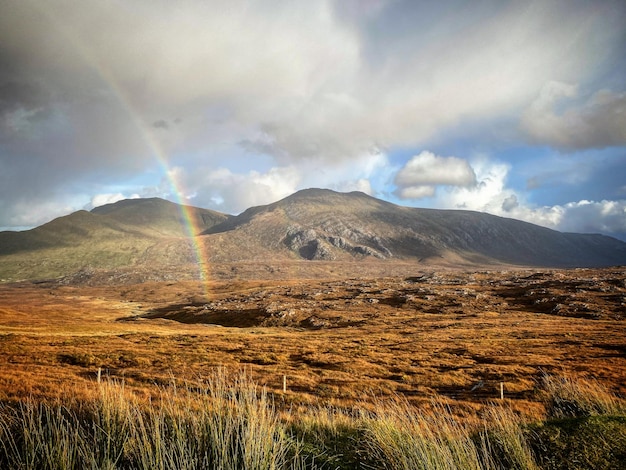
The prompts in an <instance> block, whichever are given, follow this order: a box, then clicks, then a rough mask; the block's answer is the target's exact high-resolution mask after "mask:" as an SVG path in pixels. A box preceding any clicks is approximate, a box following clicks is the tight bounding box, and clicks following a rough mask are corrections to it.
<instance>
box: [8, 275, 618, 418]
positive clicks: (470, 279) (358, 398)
mask: <svg viewBox="0 0 626 470" xmlns="http://www.w3.org/2000/svg"><path fill="white" fill-rule="evenodd" d="M411 274H412V275H414V273H411ZM625 279H626V274H625V273H624V271H623V270H619V269H612V270H611V269H606V270H572V271H546V272H539V273H536V272H531V271H506V272H498V271H493V272H482V273H466V272H458V271H445V272H440V273H434V274H432V273H431V274H429V275H426V276H423V277H420V275H419V274H418V275H417V277H414V278H405V277H400V276H395V277H385V278H367V277H364V278H356V277H354V278H347V277H345V278H334V279H328V280H323V279H314V280H302V279H291V280H289V279H287V280H280V279H274V280H247V281H246V280H224V281H214V282H210V283H208V284H206V285H203V284H202V283H200V282H198V281H180V282H144V283H136V284H126V285H100V286H98V285H95V286H86V285H83V286H78V285H63V284H60V283H56V282H45V283H38V284H34V283H19V284H4V285H0V399H4V400H15V399H20V398H24V397H25V396H34V397H46V398H54V397H59V398H62V397H63V396H64V395H65V394H69V393H70V391H71V393H72V394H74V395H76V394H78V396H80V395H81V394H82V395H84V396H88V395H89V393H90V392H89V390H91V389H92V387H90V386H89V385H90V384H92V383H93V381H95V380H96V375H97V372H98V370H99V369H101V370H102V374H103V376H105V377H109V378H115V379H119V380H123V381H124V383H125V385H126V387H128V388H129V389H132V390H133V391H134V392H135V393H137V394H138V395H139V396H146V397H147V396H150V395H154V394H155V393H158V389H159V388H160V387H161V388H162V387H168V386H170V385H171V384H172V383H182V382H185V381H193V380H196V379H198V378H201V377H203V376H207V375H209V374H210V373H211V371H213V370H215V369H216V368H220V367H227V368H229V369H233V370H238V369H241V368H245V369H246V370H247V371H248V373H249V374H250V375H251V376H252V378H253V379H254V380H255V381H256V382H257V383H259V384H261V385H264V386H267V388H268V391H269V392H270V393H271V394H274V396H275V397H276V398H277V400H276V403H277V405H278V406H283V405H285V406H289V407H297V406H307V405H310V404H324V405H332V406H338V407H343V408H346V407H347V408H349V407H350V406H352V405H353V404H355V403H356V402H359V403H362V402H365V403H367V402H369V403H374V402H375V400H376V399H377V398H379V397H381V396H382V397H384V396H391V395H401V396H405V397H406V398H407V399H408V400H409V401H411V402H415V403H423V404H427V403H429V402H430V401H431V400H432V398H433V397H435V396H438V395H442V396H446V397H449V398H451V399H453V401H454V403H455V404H458V408H459V409H458V410H457V411H458V413H460V414H462V413H463V409H464V408H465V409H472V408H473V409H479V408H480V407H481V406H482V405H483V404H484V403H486V402H487V401H490V400H494V399H497V398H498V397H499V395H500V383H503V384H504V385H503V386H504V395H505V398H506V399H507V400H508V401H509V402H510V406H511V407H512V409H514V410H517V411H518V412H523V413H524V414H525V415H527V416H530V417H533V416H535V417H539V416H541V415H542V414H543V411H544V410H543V404H542V403H541V399H540V397H539V396H538V395H537V394H536V393H535V390H536V386H537V382H538V380H539V379H540V377H541V376H542V375H543V374H544V373H556V374H558V375H565V376H572V377H591V378H593V379H594V380H596V381H598V382H600V383H602V384H603V385H604V386H605V387H606V388H607V389H608V390H609V391H611V392H614V393H618V394H622V395H624V394H625V393H626V354H625V351H626V339H625V338H624V335H623V331H624V325H625V323H624V322H625V320H624V319H623V316H624V309H625V307H624V305H625V301H626V284H625ZM121 320H124V321H121ZM177 320H179V321H177ZM183 321H184V322H186V323H182V322H183ZM203 322H204V323H203ZM283 376H286V377H287V391H286V392H283V390H282V386H283Z"/></svg>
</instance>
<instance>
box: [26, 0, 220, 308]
mask: <svg viewBox="0 0 626 470" xmlns="http://www.w3.org/2000/svg"><path fill="white" fill-rule="evenodd" d="M30 4H31V5H32V7H33V8H34V9H36V10H37V11H39V12H40V13H42V14H43V15H44V16H45V17H46V19H47V20H49V21H50V22H51V23H52V24H53V26H54V27H55V28H56V29H57V30H58V32H59V34H61V35H63V36H64V37H65V39H67V42H68V43H69V44H70V45H71V46H72V47H73V48H74V50H75V51H76V52H77V53H78V54H79V56H80V57H81V59H82V60H83V61H84V62H85V64H87V65H88V66H89V67H90V68H91V69H93V70H94V71H95V72H96V74H97V76H98V77H99V78H100V80H101V81H102V83H103V84H104V85H105V86H106V87H107V88H108V89H109V90H110V91H111V92H112V93H113V95H114V96H115V98H116V100H117V102H118V103H119V105H120V107H121V108H122V110H123V111H124V113H125V114H126V115H127V116H128V118H129V119H130V121H131V122H132V124H133V126H134V127H135V129H136V130H137V132H138V135H139V136H141V139H142V141H143V142H144V143H145V145H146V147H147V149H148V150H149V151H150V153H151V155H152V156H153V157H154V158H155V160H156V162H157V163H158V164H159V167H160V168H161V171H162V172H163V174H164V175H165V177H166V179H167V181H168V183H169V186H170V188H171V190H172V194H173V195H174V199H175V201H174V202H176V203H178V205H179V207H180V212H181V216H182V219H183V221H184V224H185V231H186V232H187V236H188V237H189V239H190V240H191V244H192V250H193V253H194V257H195V260H196V264H197V266H198V274H199V277H200V281H201V284H202V286H203V293H204V295H205V298H206V297H208V294H209V289H208V280H209V278H210V270H209V262H208V258H207V256H206V252H205V250H204V249H203V246H202V243H201V237H200V236H199V234H200V232H201V230H200V228H199V227H198V226H197V224H196V222H195V218H194V217H193V214H192V207H191V206H189V205H187V204H186V202H187V201H186V198H185V197H184V195H183V191H182V189H181V188H180V187H179V184H178V182H177V181H176V179H175V177H174V175H173V172H172V171H171V168H170V165H169V158H168V155H167V153H166V152H165V151H164V150H163V148H162V147H161V144H160V142H159V141H158V140H157V138H156V137H155V135H154V133H153V132H152V129H150V127H149V126H148V125H146V123H145V122H144V120H143V119H142V117H141V113H140V112H139V111H138V110H137V109H136V108H135V106H134V105H133V102H132V100H131V99H130V96H129V95H128V93H126V92H125V90H124V89H123V88H122V87H121V86H120V84H119V82H118V80H117V79H116V78H115V76H114V75H113V74H112V73H111V72H110V70H109V69H108V68H107V67H105V64H103V63H102V62H101V61H99V60H97V58H96V57H95V56H94V55H93V54H92V53H91V51H90V50H89V49H88V48H87V47H86V46H85V45H84V44H83V43H82V42H81V40H80V39H79V38H78V37H77V36H76V35H75V34H73V32H72V30H71V28H67V27H65V25H64V24H63V23H62V19H60V18H59V17H58V15H56V14H55V12H54V10H53V9H52V8H48V7H47V6H46V4H45V2H30Z"/></svg>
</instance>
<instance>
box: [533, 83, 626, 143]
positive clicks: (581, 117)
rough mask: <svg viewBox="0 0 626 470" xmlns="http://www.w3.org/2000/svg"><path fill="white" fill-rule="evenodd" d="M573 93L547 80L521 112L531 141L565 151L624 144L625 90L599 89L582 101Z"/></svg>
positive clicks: (561, 84) (568, 85)
mask: <svg viewBox="0 0 626 470" xmlns="http://www.w3.org/2000/svg"><path fill="white" fill-rule="evenodd" d="M577 94H578V93H577V88H576V87H575V86H573V85H570V84H567V83H561V82H549V83H547V84H546V85H544V87H543V88H542V90H541V93H540V94H539V96H538V97H537V99H536V100H535V101H533V103H532V104H531V106H530V107H529V108H528V109H527V110H526V111H525V112H524V114H523V116H522V120H521V126H522V129H523V130H524V131H525V132H526V133H527V134H528V136H529V138H530V139H531V140H532V141H533V142H534V143H538V144H541V145H550V146H553V147H556V148H560V149H565V150H576V149H588V148H605V147H612V146H622V145H626V93H614V92H612V91H610V90H599V91H597V92H596V93H594V94H593V95H591V96H590V97H589V98H588V99H587V101H584V102H576V101H574V99H575V98H576V97H577ZM564 102H565V103H564ZM572 102H573V103H572ZM559 107H560V108H561V109H562V110H561V111H557V109H558V108H559Z"/></svg>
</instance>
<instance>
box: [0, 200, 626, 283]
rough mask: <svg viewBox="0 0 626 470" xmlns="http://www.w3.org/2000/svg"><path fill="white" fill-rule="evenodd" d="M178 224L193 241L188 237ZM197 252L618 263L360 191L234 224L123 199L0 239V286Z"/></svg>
mask: <svg viewBox="0 0 626 470" xmlns="http://www.w3.org/2000/svg"><path fill="white" fill-rule="evenodd" d="M189 220H191V221H192V224H191V227H193V229H192V230H194V231H195V232H196V233H197V234H198V235H197V236H195V237H193V238H192V237H190V228H189V227H190V224H189V223H188V221H189ZM198 251H199V252H200V253H201V256H202V257H203V258H204V259H205V260H206V261H208V262H210V263H212V264H228V263H234V262H239V263H241V262H263V263H268V264H271V263H280V262H293V261H298V260H300V261H302V260H323V261H335V262H342V261H343V262H350V263H354V262H357V263H358V262H360V261H365V260H368V261H380V262H382V263H394V261H402V262H407V261H408V262H411V263H415V264H416V265H418V266H419V265H424V266H432V265H440V266H460V267H467V268H470V267H478V266H494V265H524V266H537V267H585V266H610V265H622V264H626V243H624V242H621V241H619V240H617V239H614V238H611V237H607V236H603V235H589V234H574V233H561V232H557V231H554V230H550V229H547V228H543V227H539V226H537V225H533V224H529V223H526V222H521V221H518V220H514V219H507V218H502V217H496V216H493V215H489V214H484V213H479V212H472V211H459V210H434V209H418V208H409V207H402V206H398V205H395V204H391V203H389V202H385V201H382V200H379V199H376V198H373V197H371V196H368V195H366V194H364V193H360V192H352V193H338V192H334V191H330V190H324V189H308V190H303V191H299V192H297V193H295V194H292V195H291V196H289V197H287V198H285V199H282V200H280V201H278V202H275V203H273V204H269V205H265V206H258V207H252V208H250V209H248V210H246V211H245V212H243V213H241V214H240V215H238V216H229V215H226V214H221V213H219V212H215V211H210V210H206V209H201V208H197V207H189V206H184V207H183V206H180V205H178V204H175V203H172V202H169V201H165V200H163V199H157V198H153V199H131V200H124V201H119V202H116V203H114V204H108V205H106V206H102V207H98V208H95V209H93V210H92V211H91V212H87V211H78V212H75V213H73V214H70V215H68V216H65V217H60V218H58V219H55V220H53V221H51V222H49V223H47V224H45V225H42V226H40V227H37V228H35V229H32V230H28V231H24V232H0V279H4V280H16V279H40V278H49V277H59V276H66V275H68V274H71V273H74V272H77V271H79V270H81V269H84V268H86V267H88V268H90V269H104V270H107V269H118V268H125V269H135V268H136V269H142V270H144V271H145V270H153V271H156V270H164V269H167V270H169V271H172V272H174V273H176V272H178V270H182V269H183V268H182V267H183V266H186V265H187V266H189V265H193V264H194V263H195V262H196V261H197V252H198ZM174 275H175V274H174Z"/></svg>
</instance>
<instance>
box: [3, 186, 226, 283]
mask: <svg viewBox="0 0 626 470" xmlns="http://www.w3.org/2000/svg"><path fill="white" fill-rule="evenodd" d="M229 217H231V216H229V215H226V214H221V213H219V212H215V211H211V210H208V209H201V208H197V207H191V206H181V205H179V204H175V203H173V202H170V201H166V200H163V199H159V198H151V199H128V200H124V201H119V202H116V203H114V204H107V205H105V206H101V207H97V208H95V209H93V210H92V211H91V212H87V211H84V210H83V211H78V212H74V213H72V214H70V215H67V216H64V217H59V218H57V219H54V220H52V221H51V222H48V223H47V224H44V225H41V226H39V227H36V228H34V229H32V230H27V231H23V232H10V231H9V232H0V279H32V278H46V277H57V276H62V275H66V274H68V273H71V272H73V271H77V270H79V269H82V268H84V267H85V266H89V267H94V268H104V269H114V268H117V267H126V266H135V265H138V264H139V265H143V264H152V263H154V262H155V261H157V260H155V259H154V258H157V257H156V256H152V254H151V252H155V253H160V260H158V261H159V264H170V263H179V262H181V260H186V261H187V262H193V253H192V252H191V248H190V243H189V226H190V225H191V226H192V227H194V229H195V232H196V233H199V232H201V231H203V230H206V229H207V228H209V227H211V226H212V225H215V224H218V223H221V222H224V221H225V220H227V219H228V218H229ZM188 220H191V224H190V223H189V222H188ZM172 244H173V245H174V246H178V249H177V250H174V251H176V252H177V253H170V256H167V253H165V254H164V253H163V252H164V250H163V249H162V247H163V246H164V245H165V246H171V245H172ZM170 251H172V250H170Z"/></svg>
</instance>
